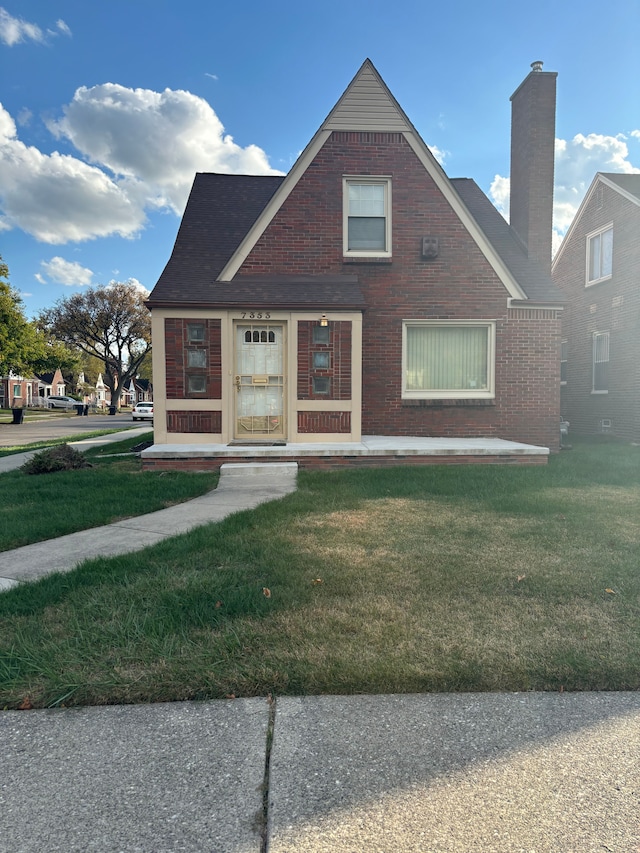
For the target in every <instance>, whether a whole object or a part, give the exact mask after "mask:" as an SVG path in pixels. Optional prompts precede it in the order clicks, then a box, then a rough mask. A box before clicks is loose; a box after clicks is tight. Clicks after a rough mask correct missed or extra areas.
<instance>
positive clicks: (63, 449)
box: [21, 444, 91, 474]
mask: <svg viewBox="0 0 640 853" xmlns="http://www.w3.org/2000/svg"><path fill="white" fill-rule="evenodd" d="M74 468H91V465H90V463H89V462H87V460H86V459H85V458H84V456H83V455H82V453H80V452H79V451H77V450H75V449H74V448H73V447H69V445H68V444H59V445H57V447H49V448H48V449H47V450H43V451H41V452H40V453H36V454H35V456H33V457H32V458H31V459H29V461H28V462H25V463H24V465H23V466H22V468H21V470H22V471H24V472H25V474H50V473H51V472H52V471H71V470H72V469H74Z"/></svg>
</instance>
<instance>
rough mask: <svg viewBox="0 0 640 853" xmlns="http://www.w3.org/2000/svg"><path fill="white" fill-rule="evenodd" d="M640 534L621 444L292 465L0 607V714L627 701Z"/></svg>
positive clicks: (638, 468)
mask: <svg viewBox="0 0 640 853" xmlns="http://www.w3.org/2000/svg"><path fill="white" fill-rule="evenodd" d="M639 539H640V448H635V447H629V446H623V445H619V444H613V443H609V444H598V443H592V444H588V443H574V450H572V451H570V452H566V453H562V454H560V455H558V456H555V457H553V458H552V459H551V460H550V462H549V464H548V465H547V466H532V467H521V466H448V467H447V466H442V467H440V466H425V467H424V468H418V467H407V468H397V469H395V470H394V469H377V470H357V471H345V472H337V473H303V474H301V475H300V478H299V488H298V491H297V492H296V493H295V494H293V495H290V496H288V497H286V498H284V499H283V500H281V501H276V502H273V503H269V504H265V505H263V506H261V507H259V508H257V509H256V510H254V511H251V512H243V513H239V514H236V515H233V516H230V517H229V518H228V519H226V520H225V521H224V522H222V523H220V524H214V525H209V526H207V527H202V528H198V529H197V530H195V531H193V532H192V533H190V534H187V535H184V536H180V537H176V538H173V539H171V540H168V541H166V542H163V543H161V544H159V545H156V546H154V547H152V548H149V549H146V550H145V551H143V552H139V553H136V554H131V555H129V556H123V557H118V558H113V559H109V560H107V559H100V560H94V561H91V562H89V563H86V564H84V565H83V566H82V567H80V568H79V569H77V570H76V571H74V572H71V573H69V574H64V575H63V574H61V575H55V576H52V577H49V578H45V579H43V580H42V581H40V582H38V583H36V584H33V585H25V586H23V587H19V588H16V589H14V590H11V591H9V592H7V593H5V594H3V595H0V707H3V706H6V707H10V708H13V707H18V706H19V705H20V704H21V703H23V702H25V700H26V704H31V705H33V706H36V707H43V706H54V705H61V704H64V705H73V704H101V703H130V702H155V701H170V700H180V699H203V698H210V697H213V698H220V697H225V696H229V695H235V696H255V695H265V694H267V693H272V694H274V695H282V694H289V695H299V694H318V693H342V694H344V693H362V692H366V693H391V692H400V693H404V692H429V691H467V690H471V691H485V690H489V691H501V690H516V691H526V690H560V689H564V690H623V689H624V690H637V689H639V688H640V631H639V630H638V627H639V618H640V572H639V571H638V569H639V561H640V553H639V550H638V541H639ZM265 591H267V593H268V594H265Z"/></svg>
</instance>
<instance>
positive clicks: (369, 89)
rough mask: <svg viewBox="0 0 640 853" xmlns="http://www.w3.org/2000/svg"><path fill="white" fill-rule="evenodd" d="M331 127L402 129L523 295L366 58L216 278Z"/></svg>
mask: <svg viewBox="0 0 640 853" xmlns="http://www.w3.org/2000/svg"><path fill="white" fill-rule="evenodd" d="M334 131H339V132H360V133H362V132H386V133H400V134H402V136H403V138H404V139H405V140H406V142H407V143H408V144H409V146H410V148H411V149H412V150H413V152H414V154H415V155H416V156H417V158H418V159H419V161H420V163H421V164H422V166H423V167H424V168H425V170H426V171H427V173H428V174H429V176H430V177H431V178H432V180H433V181H434V183H435V184H436V186H437V187H438V188H439V189H440V191H441V192H442V194H443V195H444V197H445V199H446V200H447V202H448V204H449V205H450V207H451V208H452V209H453V211H454V212H455V214H456V215H457V216H458V218H459V219H460V221H461V222H462V224H463V225H464V227H465V228H466V230H467V232H468V233H469V234H470V235H471V237H472V239H473V240H474V241H475V243H476V245H477V246H478V248H479V249H480V251H481V252H482V254H483V255H484V256H485V258H486V259H487V261H488V262H489V263H490V265H491V266H492V267H493V269H494V271H495V272H496V274H497V275H498V277H499V279H500V280H501V282H502V283H503V285H504V287H505V290H506V295H507V297H508V298H512V299H517V300H527V294H526V293H525V292H524V290H523V289H522V288H521V286H520V284H519V283H518V281H517V280H516V278H515V277H514V275H513V274H512V272H511V270H510V269H509V267H508V266H507V264H506V263H505V262H504V261H503V259H502V258H501V257H500V255H499V254H498V252H497V251H496V249H495V248H494V247H493V246H492V245H491V243H490V242H489V240H488V239H487V237H486V235H485V234H484V233H483V231H482V229H481V228H480V226H479V225H478V223H477V222H476V220H475V219H474V217H473V216H472V215H471V214H470V212H469V210H468V209H467V207H466V206H465V204H464V202H463V200H462V199H461V198H460V196H459V195H458V193H457V192H456V191H455V189H454V188H453V186H452V184H451V182H450V180H449V178H448V177H447V175H446V174H445V172H444V170H443V169H442V167H441V166H440V164H439V163H438V162H437V160H436V159H435V157H434V156H433V154H432V153H431V151H430V150H429V147H428V146H427V145H426V143H425V142H424V140H423V139H422V138H421V137H420V135H419V133H418V132H417V131H416V129H415V127H414V126H413V124H412V123H411V122H410V121H409V119H408V118H407V116H406V115H405V113H404V111H403V110H402V108H401V107H400V105H399V104H398V102H397V101H396V99H395V98H394V96H393V95H392V94H391V92H390V91H389V89H388V87H387V86H386V84H385V83H384V81H383V80H382V78H381V77H380V75H379V73H378V71H377V70H376V68H375V67H374V65H373V63H372V62H371V60H369V59H367V60H365V62H364V63H363V64H362V66H361V67H360V69H359V70H358V72H357V74H356V75H355V77H354V78H353V80H352V81H351V83H350V84H349V85H348V86H347V88H346V90H345V91H344V93H343V95H342V96H341V97H340V99H339V100H338V102H337V104H336V105H335V107H334V108H333V109H332V110H331V112H330V113H329V115H328V116H327V118H326V119H325V121H324V122H323V123H322V125H321V126H320V128H319V130H318V131H317V133H316V134H315V136H314V137H313V139H312V140H311V141H310V142H309V144H308V145H307V147H306V148H305V149H304V151H303V152H302V154H301V155H300V157H299V158H298V160H297V161H296V163H295V164H294V166H293V167H292V169H291V171H290V172H289V173H288V175H287V176H286V177H285V178H284V180H283V181H282V183H281V184H280V186H279V188H278V189H277V190H276V191H275V193H274V194H273V196H272V198H271V199H270V201H269V202H268V204H267V205H266V206H265V208H264V210H263V211H262V213H261V214H260V216H259V217H258V218H257V219H256V221H255V222H254V224H253V226H252V227H251V228H250V229H249V231H248V232H247V234H246V236H245V238H244V239H243V240H242V242H241V243H240V245H239V246H238V248H237V249H236V250H235V252H234V253H233V255H232V256H231V257H230V259H229V261H228V262H227V264H226V265H225V267H224V269H223V270H222V272H221V273H220V274H219V276H218V281H232V280H233V278H234V276H235V275H236V274H237V272H238V271H239V269H240V268H241V266H242V264H243V263H244V261H245V260H246V258H247V256H248V255H249V253H250V252H251V250H252V249H253V248H254V246H255V245H256V243H257V242H258V240H259V239H260V237H261V236H262V234H263V233H264V231H265V230H266V228H267V227H268V226H269V224H270V223H271V222H272V220H273V218H274V217H275V215H276V214H277V212H278V211H279V210H280V208H281V207H282V205H283V204H284V202H285V201H286V199H287V198H288V197H289V195H290V194H291V192H292V191H293V189H294V188H295V187H296V185H297V184H298V182H299V180H300V179H301V177H302V176H303V175H304V173H305V172H306V170H307V169H308V167H309V165H310V164H311V163H312V162H313V160H314V158H315V157H316V155H317V154H318V153H319V151H320V150H321V148H322V147H323V145H324V144H325V143H326V141H327V140H328V139H329V137H330V136H331V134H332V133H333V132H334Z"/></svg>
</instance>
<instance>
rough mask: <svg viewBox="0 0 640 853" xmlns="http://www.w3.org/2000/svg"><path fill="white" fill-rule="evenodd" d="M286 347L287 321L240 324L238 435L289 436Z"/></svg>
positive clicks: (237, 345) (237, 341) (237, 330)
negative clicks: (286, 416) (286, 401)
mask: <svg viewBox="0 0 640 853" xmlns="http://www.w3.org/2000/svg"><path fill="white" fill-rule="evenodd" d="M284 350H285V327H284V324H282V323H281V324H278V323H237V324H236V327H235V367H236V370H235V386H236V393H235V417H234V438H236V439H243V438H245V439H248V440H251V439H255V440H261V439H262V440H264V439H267V438H273V439H283V438H285V437H286V433H285V408H284V401H285V394H284V385H285V373H284V364H285V352H284Z"/></svg>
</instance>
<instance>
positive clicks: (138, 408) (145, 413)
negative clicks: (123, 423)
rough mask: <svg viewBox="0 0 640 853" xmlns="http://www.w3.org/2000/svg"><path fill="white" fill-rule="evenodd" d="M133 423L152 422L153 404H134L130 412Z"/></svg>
mask: <svg viewBox="0 0 640 853" xmlns="http://www.w3.org/2000/svg"><path fill="white" fill-rule="evenodd" d="M131 417H132V418H133V420H134V421H152V420H153V403H136V405H135V406H134V408H133V411H132V412H131Z"/></svg>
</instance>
